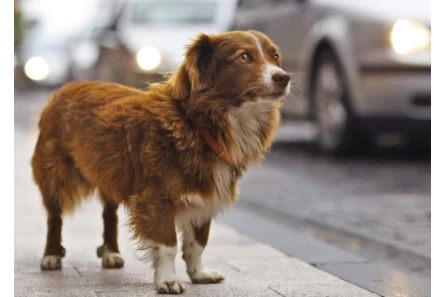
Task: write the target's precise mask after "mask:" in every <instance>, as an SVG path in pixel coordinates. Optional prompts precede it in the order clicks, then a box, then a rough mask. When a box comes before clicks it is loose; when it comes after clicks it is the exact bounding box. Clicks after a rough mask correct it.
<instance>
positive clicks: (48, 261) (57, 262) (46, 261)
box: [40, 255, 62, 270]
mask: <svg viewBox="0 0 445 297" xmlns="http://www.w3.org/2000/svg"><path fill="white" fill-rule="evenodd" d="M40 267H41V268H42V269H43V270H56V269H61V268H62V257H61V256H54V255H46V256H43V259H42V261H41V262H40Z"/></svg>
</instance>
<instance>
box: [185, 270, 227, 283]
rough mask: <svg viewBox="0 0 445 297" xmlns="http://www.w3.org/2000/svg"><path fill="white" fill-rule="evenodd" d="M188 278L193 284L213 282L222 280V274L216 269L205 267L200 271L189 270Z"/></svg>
mask: <svg viewBox="0 0 445 297" xmlns="http://www.w3.org/2000/svg"><path fill="white" fill-rule="evenodd" d="M189 276H190V279H191V280H192V283H194V284H213V283H220V282H222V281H223V280H224V275H223V274H222V273H221V272H220V271H218V270H211V269H205V270H202V271H195V272H193V271H191V272H189Z"/></svg>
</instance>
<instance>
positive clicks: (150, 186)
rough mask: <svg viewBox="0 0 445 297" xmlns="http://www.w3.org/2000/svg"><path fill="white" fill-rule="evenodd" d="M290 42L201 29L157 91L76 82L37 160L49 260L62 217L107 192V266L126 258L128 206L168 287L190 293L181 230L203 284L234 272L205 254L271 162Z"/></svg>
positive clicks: (57, 256)
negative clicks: (123, 228)
mask: <svg viewBox="0 0 445 297" xmlns="http://www.w3.org/2000/svg"><path fill="white" fill-rule="evenodd" d="M280 65H281V57H280V54H279V52H278V48H277V47H276V46H275V45H274V44H273V42H272V41H271V40H270V39H269V38H268V37H267V36H265V35H264V34H262V33H260V32H256V31H247V32H229V33H225V34H221V35H217V36H208V35H204V34H202V35H200V36H199V37H198V38H197V39H195V40H194V42H193V43H192V44H191V45H189V46H188V47H187V51H186V56H185V60H184V63H183V65H182V66H181V67H180V68H179V69H178V70H177V71H176V73H174V74H173V75H172V76H171V77H170V78H169V79H168V80H166V81H165V82H162V83H156V84H152V85H151V86H150V88H149V90H148V91H140V90H137V89H133V88H129V87H125V86H122V85H118V84H109V83H101V82H84V83H82V82H74V83H69V84H67V85H65V86H63V87H62V88H61V89H60V90H58V91H57V92H55V93H54V94H53V95H52V97H51V99H50V101H49V103H48V106H47V107H46V108H45V110H44V111H43V113H42V115H41V119H40V122H39V127H40V135H39V138H38V141H37V144H36V148H35V152H34V156H33V158H32V167H33V173H34V179H35V181H36V183H37V184H38V186H39V188H40V191H41V194H42V197H43V203H44V205H45V207H46V210H47V213H48V233H47V242H46V248H45V254H44V257H43V259H42V262H41V268H42V269H49V270H51V269H60V268H61V258H62V257H63V256H64V255H65V249H64V248H63V247H62V245H61V231H62V215H63V214H65V213H68V212H70V211H72V210H73V209H74V207H75V206H76V204H78V203H79V202H80V201H81V199H82V198H84V197H86V196H88V195H89V194H91V193H92V192H93V191H94V190H95V189H98V191H99V193H100V198H101V200H102V203H103V206H104V211H103V219H104V242H103V245H102V246H100V247H99V248H98V250H97V253H98V256H99V257H102V265H103V267H105V268H119V267H122V266H123V264H124V261H123V259H122V257H121V256H120V254H119V248H118V243H117V228H118V226H117V221H118V218H117V214H116V210H117V208H118V206H119V205H120V204H121V203H123V204H124V205H125V206H126V208H127V209H128V211H129V215H130V224H131V227H132V229H133V232H134V235H135V237H136V238H137V239H139V241H140V242H141V244H142V246H141V247H142V248H146V249H147V253H148V255H149V256H150V257H151V259H152V263H153V268H154V271H155V274H154V284H155V286H156V289H157V291H158V292H160V293H173V294H179V293H182V292H183V291H184V288H183V284H182V283H181V282H180V280H179V279H178V278H177V276H176V273H175V264H174V259H175V256H176V253H177V236H176V229H177V230H178V231H180V232H181V233H182V235H183V236H182V237H183V244H182V250H183V259H184V260H185V262H186V265H187V273H188V275H189V276H190V279H191V280H192V282H193V283H216V282H220V281H222V280H223V279H224V276H223V275H222V274H221V273H220V272H218V271H215V270H208V269H205V268H204V267H203V265H202V262H201V254H202V252H203V250H204V247H205V246H206V244H207V239H208V235H209V230H210V222H211V219H212V217H214V216H215V215H216V214H217V213H218V212H220V211H222V210H224V209H227V208H228V207H230V206H232V205H233V204H234V203H235V201H236V196H237V190H236V184H237V181H238V179H239V178H240V177H241V175H242V173H243V172H244V171H245V170H246V169H247V167H248V166H249V165H250V164H252V163H255V162H259V161H261V160H262V159H263V154H264V152H265V151H267V150H268V149H269V148H270V146H271V143H272V138H273V135H274V132H275V130H276V129H277V127H278V126H279V122H280V113H279V108H280V105H281V103H280V101H281V99H282V98H283V97H285V96H286V95H287V94H288V93H289V89H290V82H289V80H290V78H289V75H287V74H286V72H284V71H283V70H282V69H281V68H280Z"/></svg>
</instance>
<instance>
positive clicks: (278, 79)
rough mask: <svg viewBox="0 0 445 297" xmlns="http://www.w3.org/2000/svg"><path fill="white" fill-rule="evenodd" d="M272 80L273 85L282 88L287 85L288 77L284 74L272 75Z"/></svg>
mask: <svg viewBox="0 0 445 297" xmlns="http://www.w3.org/2000/svg"><path fill="white" fill-rule="evenodd" d="M272 80H273V81H274V83H276V84H277V85H279V86H280V87H282V88H284V87H286V86H287V84H288V83H289V81H290V76H289V75H288V74H287V73H285V72H282V73H275V74H274V75H272Z"/></svg>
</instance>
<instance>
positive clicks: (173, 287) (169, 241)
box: [129, 199, 184, 294]
mask: <svg viewBox="0 0 445 297" xmlns="http://www.w3.org/2000/svg"><path fill="white" fill-rule="evenodd" d="M135 200H136V199H135ZM147 201H148V202H147ZM129 206H130V207H129V208H130V212H131V224H132V225H133V230H134V232H135V233H136V234H135V235H136V236H137V237H138V238H140V239H141V244H142V246H141V247H140V248H141V249H142V250H146V251H147V252H148V255H147V256H149V257H150V258H151V260H152V264H153V269H154V284H155V287H156V291H157V292H158V293H161V294H181V293H183V292H184V286H183V284H182V283H181V281H180V280H179V278H178V277H177V276H176V270H175V257H176V253H177V247H176V246H177V244H176V230H175V222H174V213H173V211H172V209H171V205H170V204H169V203H168V202H164V201H162V202H161V203H159V201H154V200H149V199H144V200H142V199H140V200H137V201H135V202H133V203H130V205H129Z"/></svg>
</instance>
